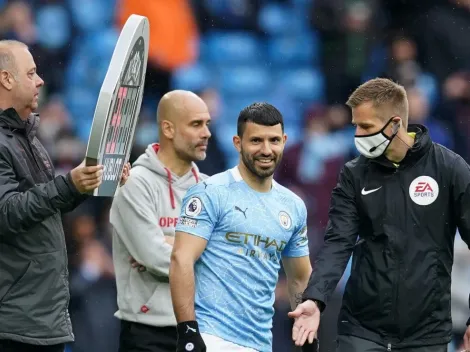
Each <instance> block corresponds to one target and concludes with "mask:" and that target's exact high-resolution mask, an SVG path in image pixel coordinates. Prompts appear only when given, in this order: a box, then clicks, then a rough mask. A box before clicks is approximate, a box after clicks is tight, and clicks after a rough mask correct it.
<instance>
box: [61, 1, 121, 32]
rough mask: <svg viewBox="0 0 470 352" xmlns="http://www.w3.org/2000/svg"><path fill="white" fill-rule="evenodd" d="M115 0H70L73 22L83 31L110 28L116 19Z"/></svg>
mask: <svg viewBox="0 0 470 352" xmlns="http://www.w3.org/2000/svg"><path fill="white" fill-rule="evenodd" d="M115 3H116V1H115V0H100V1H96V0H68V4H69V6H70V10H71V13H72V19H73V24H74V26H75V27H77V28H78V29H79V30H80V31H82V32H94V31H96V30H100V29H103V28H109V27H110V25H111V24H112V23H113V20H114V8H115V6H116V4H115Z"/></svg>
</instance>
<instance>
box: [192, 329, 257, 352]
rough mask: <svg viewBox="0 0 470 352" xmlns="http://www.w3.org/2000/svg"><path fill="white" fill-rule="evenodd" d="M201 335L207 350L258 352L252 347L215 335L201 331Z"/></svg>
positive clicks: (218, 351)
mask: <svg viewBox="0 0 470 352" xmlns="http://www.w3.org/2000/svg"><path fill="white" fill-rule="evenodd" d="M201 336H202V339H203V340H204V343H205V344H206V347H207V352H221V351H223V352H257V351H256V350H254V349H252V348H248V347H243V346H240V345H237V344H235V343H233V342H229V341H226V340H224V339H221V338H220V337H217V336H214V335H209V334H205V333H201Z"/></svg>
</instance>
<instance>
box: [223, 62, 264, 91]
mask: <svg viewBox="0 0 470 352" xmlns="http://www.w3.org/2000/svg"><path fill="white" fill-rule="evenodd" d="M219 79H220V82H219V85H220V88H221V90H222V93H223V94H231V95H236V96H243V95H251V94H258V95H263V94H266V93H267V92H268V91H269V90H270V88H271V83H272V80H271V76H270V74H269V70H268V69H266V68H265V67H262V66H261V67H260V66H234V67H227V68H223V69H221V70H220V76H219Z"/></svg>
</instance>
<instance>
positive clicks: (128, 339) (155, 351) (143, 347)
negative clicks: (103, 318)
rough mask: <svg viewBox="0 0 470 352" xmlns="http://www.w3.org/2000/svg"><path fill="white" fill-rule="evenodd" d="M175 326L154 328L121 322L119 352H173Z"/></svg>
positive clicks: (175, 338)
mask: <svg viewBox="0 0 470 352" xmlns="http://www.w3.org/2000/svg"><path fill="white" fill-rule="evenodd" d="M176 340H177V333H176V326H165V327H155V326H149V325H144V324H139V323H133V322H129V321H124V320H122V321H121V334H120V337H119V352H175V351H176Z"/></svg>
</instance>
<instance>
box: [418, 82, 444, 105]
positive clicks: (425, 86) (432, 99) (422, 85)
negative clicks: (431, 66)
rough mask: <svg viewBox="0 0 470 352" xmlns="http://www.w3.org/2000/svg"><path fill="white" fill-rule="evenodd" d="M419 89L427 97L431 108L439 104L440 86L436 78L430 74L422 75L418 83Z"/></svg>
mask: <svg viewBox="0 0 470 352" xmlns="http://www.w3.org/2000/svg"><path fill="white" fill-rule="evenodd" d="M416 86H417V88H418V89H419V90H420V91H421V92H422V93H423V94H424V95H425V96H426V98H427V99H428V101H429V104H430V106H431V108H434V107H436V105H437V103H438V102H439V85H438V83H437V80H436V78H435V77H434V76H433V75H432V74H430V73H422V74H421V75H419V77H418V80H417V82H416Z"/></svg>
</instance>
